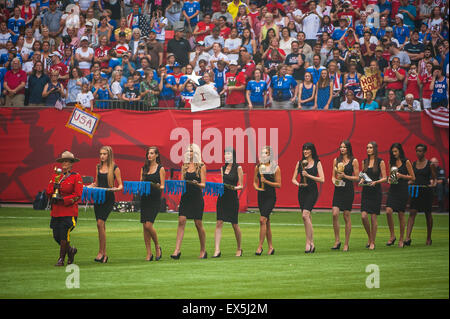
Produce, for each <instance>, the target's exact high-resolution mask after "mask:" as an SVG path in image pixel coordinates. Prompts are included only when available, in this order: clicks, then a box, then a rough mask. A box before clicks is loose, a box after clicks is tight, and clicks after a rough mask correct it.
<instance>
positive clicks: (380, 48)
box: [375, 46, 384, 51]
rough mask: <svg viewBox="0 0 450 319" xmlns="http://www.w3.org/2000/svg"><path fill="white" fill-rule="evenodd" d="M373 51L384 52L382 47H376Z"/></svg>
mask: <svg viewBox="0 0 450 319" xmlns="http://www.w3.org/2000/svg"><path fill="white" fill-rule="evenodd" d="M375 51H384V50H383V47H381V46H377V47H376V48H375Z"/></svg>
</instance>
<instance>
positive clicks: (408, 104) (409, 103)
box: [397, 94, 420, 111]
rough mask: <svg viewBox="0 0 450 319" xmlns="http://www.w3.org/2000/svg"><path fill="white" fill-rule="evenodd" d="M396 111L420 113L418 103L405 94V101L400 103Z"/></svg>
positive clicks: (412, 97)
mask: <svg viewBox="0 0 450 319" xmlns="http://www.w3.org/2000/svg"><path fill="white" fill-rule="evenodd" d="M397 111H420V102H419V101H416V100H414V95H412V94H406V96H405V99H404V100H403V101H402V103H400V105H399V107H398V108H397Z"/></svg>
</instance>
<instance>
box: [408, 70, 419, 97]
mask: <svg viewBox="0 0 450 319" xmlns="http://www.w3.org/2000/svg"><path fill="white" fill-rule="evenodd" d="M405 82H406V91H405V95H407V94H412V96H413V97H414V99H415V100H420V89H419V84H420V77H419V74H418V72H417V66H416V65H415V64H412V65H411V67H410V69H409V70H408V74H407V77H406V81H405Z"/></svg>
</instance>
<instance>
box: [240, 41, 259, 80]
mask: <svg viewBox="0 0 450 319" xmlns="http://www.w3.org/2000/svg"><path fill="white" fill-rule="evenodd" d="M239 55H240V57H239V61H238V64H239V65H240V66H241V72H242V73H244V75H245V80H246V82H248V81H249V80H250V79H251V78H252V77H253V71H254V70H255V69H256V64H255V61H253V59H252V55H251V54H250V53H248V52H247V49H246V48H244V47H241V48H240V49H239Z"/></svg>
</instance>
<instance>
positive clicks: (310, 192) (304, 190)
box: [297, 161, 319, 211]
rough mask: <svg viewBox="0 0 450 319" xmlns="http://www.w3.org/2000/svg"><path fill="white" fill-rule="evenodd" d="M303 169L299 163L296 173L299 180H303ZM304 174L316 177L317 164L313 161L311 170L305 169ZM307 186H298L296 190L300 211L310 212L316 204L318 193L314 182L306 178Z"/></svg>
mask: <svg viewBox="0 0 450 319" xmlns="http://www.w3.org/2000/svg"><path fill="white" fill-rule="evenodd" d="M302 171H303V167H302V165H301V163H300V162H299V163H298V169H297V173H298V174H300V178H303V175H302ZM306 172H307V173H308V174H309V175H312V176H317V175H318V173H319V172H318V170H317V162H316V161H314V165H313V167H311V168H306ZM306 183H307V186H303V187H302V186H300V187H299V188H298V194H297V197H298V204H299V205H300V210H308V211H312V209H313V208H314V205H315V204H316V202H317V199H318V198H319V191H318V189H317V184H316V182H315V181H313V180H312V179H310V178H306Z"/></svg>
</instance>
